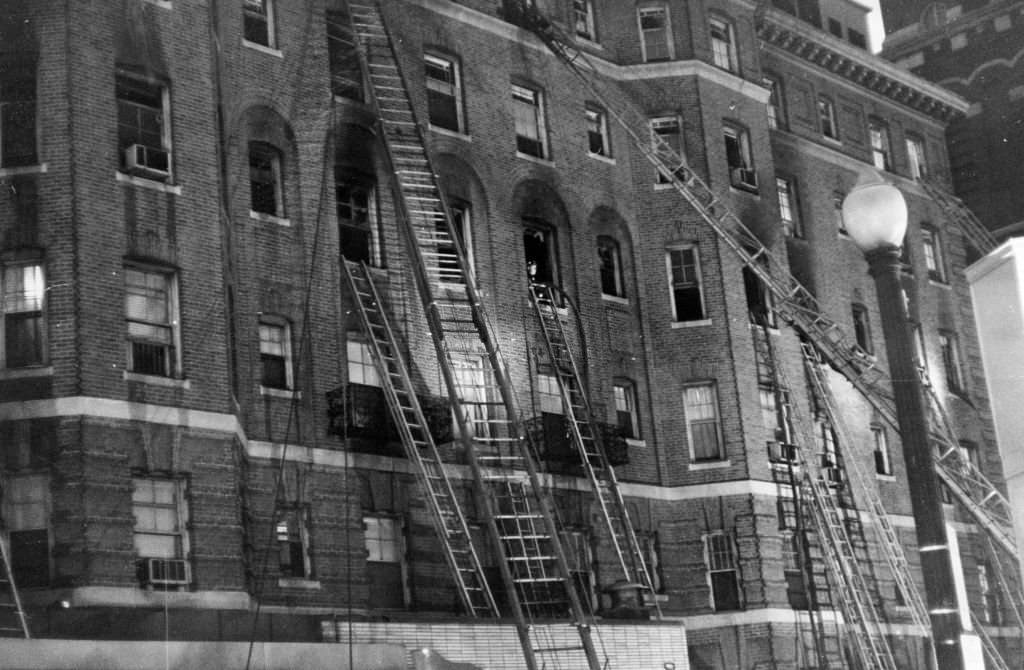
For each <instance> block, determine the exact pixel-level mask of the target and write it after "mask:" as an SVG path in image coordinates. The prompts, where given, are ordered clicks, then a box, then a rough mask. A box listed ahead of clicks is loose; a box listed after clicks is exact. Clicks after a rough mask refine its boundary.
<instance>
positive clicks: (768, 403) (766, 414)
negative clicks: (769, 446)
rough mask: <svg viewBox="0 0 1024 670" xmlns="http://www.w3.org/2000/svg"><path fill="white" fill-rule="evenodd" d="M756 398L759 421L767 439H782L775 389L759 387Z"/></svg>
mask: <svg viewBox="0 0 1024 670" xmlns="http://www.w3.org/2000/svg"><path fill="white" fill-rule="evenodd" d="M757 398H758V401H759V402H760V405H761V423H762V425H764V430H765V435H766V436H767V438H768V440H769V441H777V440H781V439H783V434H784V431H783V429H782V424H781V421H780V416H779V405H778V403H777V402H776V399H775V389H772V388H764V387H761V388H759V389H757Z"/></svg>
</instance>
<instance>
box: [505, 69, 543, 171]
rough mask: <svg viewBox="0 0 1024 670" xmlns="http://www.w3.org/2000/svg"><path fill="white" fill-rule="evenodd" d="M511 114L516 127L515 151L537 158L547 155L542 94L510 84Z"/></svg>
mask: <svg viewBox="0 0 1024 670" xmlns="http://www.w3.org/2000/svg"><path fill="white" fill-rule="evenodd" d="M512 115H513V118H514V120H515V129H516V151H518V152H519V153H522V154H526V155H527V156H536V157H537V158H546V157H547V149H546V147H547V130H546V129H545V127H544V96H543V94H542V93H541V92H540V91H537V90H534V89H531V88H526V87H525V86H518V85H516V84H512Z"/></svg>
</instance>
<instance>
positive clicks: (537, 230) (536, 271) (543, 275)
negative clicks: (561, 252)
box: [523, 221, 559, 286]
mask: <svg viewBox="0 0 1024 670" xmlns="http://www.w3.org/2000/svg"><path fill="white" fill-rule="evenodd" d="M523 257H524V259H525V260H526V273H527V277H528V278H529V280H530V282H531V283H534V284H547V285H555V286H557V285H558V284H559V273H558V245H557V243H556V238H555V231H554V230H553V229H551V228H548V227H547V226H546V225H544V223H543V222H540V221H538V222H536V223H533V222H527V226H526V228H525V229H524V230H523Z"/></svg>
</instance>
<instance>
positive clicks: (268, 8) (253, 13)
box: [242, 0, 276, 49]
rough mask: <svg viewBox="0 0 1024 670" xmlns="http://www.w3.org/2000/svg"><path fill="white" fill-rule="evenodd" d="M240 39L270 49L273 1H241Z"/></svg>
mask: <svg viewBox="0 0 1024 670" xmlns="http://www.w3.org/2000/svg"><path fill="white" fill-rule="evenodd" d="M242 37H243V39H245V41H246V42H252V43H253V44H259V45H262V46H265V47H269V48H271V49H273V48H275V47H276V40H275V39H274V38H275V35H274V0H242Z"/></svg>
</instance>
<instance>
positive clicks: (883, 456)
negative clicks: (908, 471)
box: [871, 423, 893, 477]
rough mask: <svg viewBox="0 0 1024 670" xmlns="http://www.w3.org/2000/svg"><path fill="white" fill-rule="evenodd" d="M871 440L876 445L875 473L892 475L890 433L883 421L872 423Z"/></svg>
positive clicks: (881, 475)
mask: <svg viewBox="0 0 1024 670" xmlns="http://www.w3.org/2000/svg"><path fill="white" fill-rule="evenodd" d="M871 440H872V443H873V445H874V448H873V453H874V457H875V475H876V476H880V477H890V476H892V474H893V471H892V452H891V451H890V449H889V435H888V433H887V432H886V430H885V426H883V425H882V424H881V423H872V424H871Z"/></svg>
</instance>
